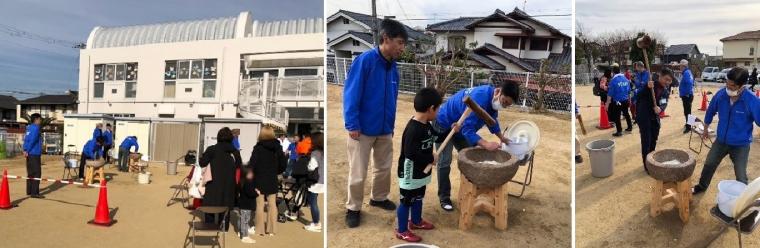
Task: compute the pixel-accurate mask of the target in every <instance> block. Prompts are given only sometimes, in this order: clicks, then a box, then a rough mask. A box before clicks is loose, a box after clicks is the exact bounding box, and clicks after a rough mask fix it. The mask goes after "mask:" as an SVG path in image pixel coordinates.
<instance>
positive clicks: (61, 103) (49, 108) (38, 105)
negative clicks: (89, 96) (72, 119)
mask: <svg viewBox="0 0 760 248" xmlns="http://www.w3.org/2000/svg"><path fill="white" fill-rule="evenodd" d="M78 95H79V92H78V91H67V92H66V94H60V95H41V96H38V97H32V98H27V99H24V100H21V101H19V102H18V107H17V110H16V120H17V121H18V122H21V123H26V122H27V121H26V120H25V119H24V118H22V117H23V116H29V115H32V114H35V113H37V114H40V115H42V117H43V118H53V119H54V120H53V121H52V122H51V123H52V124H56V125H61V124H63V115H64V114H76V113H77V107H78V104H77V98H78V97H79V96H78Z"/></svg>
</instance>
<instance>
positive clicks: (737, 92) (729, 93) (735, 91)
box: [726, 88, 742, 97]
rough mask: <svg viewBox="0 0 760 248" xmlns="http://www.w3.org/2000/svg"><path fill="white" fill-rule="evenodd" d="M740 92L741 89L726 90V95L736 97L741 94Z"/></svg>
mask: <svg viewBox="0 0 760 248" xmlns="http://www.w3.org/2000/svg"><path fill="white" fill-rule="evenodd" d="M741 91H742V90H741V89H739V90H729V89H728V88H726V94H728V96H730V97H735V96H738V95H739V92H741Z"/></svg>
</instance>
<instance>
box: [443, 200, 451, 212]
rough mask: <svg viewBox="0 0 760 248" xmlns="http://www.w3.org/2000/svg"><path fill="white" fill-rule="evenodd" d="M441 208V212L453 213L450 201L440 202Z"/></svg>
mask: <svg viewBox="0 0 760 248" xmlns="http://www.w3.org/2000/svg"><path fill="white" fill-rule="evenodd" d="M441 208H443V210H446V211H448V212H451V211H454V204H453V203H451V200H450V199H445V200H441Z"/></svg>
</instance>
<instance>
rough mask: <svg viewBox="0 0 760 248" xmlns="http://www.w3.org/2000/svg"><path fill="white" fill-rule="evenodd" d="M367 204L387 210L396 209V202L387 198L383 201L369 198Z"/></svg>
mask: <svg viewBox="0 0 760 248" xmlns="http://www.w3.org/2000/svg"><path fill="white" fill-rule="evenodd" d="M369 205H370V206H373V207H379V208H382V209H385V210H388V211H391V210H396V204H395V203H393V202H392V201H391V200H388V199H385V200H384V201H373V200H369Z"/></svg>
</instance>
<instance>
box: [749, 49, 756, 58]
mask: <svg viewBox="0 0 760 248" xmlns="http://www.w3.org/2000/svg"><path fill="white" fill-rule="evenodd" d="M749 55H750V56H752V55H755V48H754V47H750V48H749Z"/></svg>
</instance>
